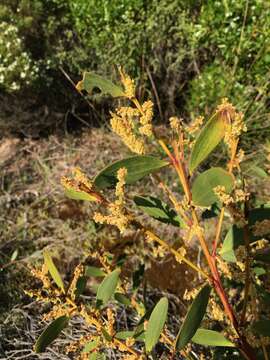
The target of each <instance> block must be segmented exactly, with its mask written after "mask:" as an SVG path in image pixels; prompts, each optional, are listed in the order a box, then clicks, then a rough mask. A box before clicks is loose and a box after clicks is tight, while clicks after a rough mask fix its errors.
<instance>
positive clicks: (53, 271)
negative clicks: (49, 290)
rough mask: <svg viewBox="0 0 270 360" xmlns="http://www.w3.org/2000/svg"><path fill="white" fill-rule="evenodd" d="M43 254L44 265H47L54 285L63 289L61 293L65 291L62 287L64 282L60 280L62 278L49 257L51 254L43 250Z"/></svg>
mask: <svg viewBox="0 0 270 360" xmlns="http://www.w3.org/2000/svg"><path fill="white" fill-rule="evenodd" d="M43 256H44V263H45V266H46V267H47V269H48V271H49V273H50V274H51V277H52V278H53V280H54V281H55V283H56V285H57V286H58V287H59V288H60V289H61V290H62V291H63V293H64V292H65V289H64V283H63V281H62V278H61V276H60V274H59V271H58V270H57V267H56V266H55V265H54V262H53V260H52V258H51V255H50V253H49V252H48V251H46V250H45V251H44V252H43Z"/></svg>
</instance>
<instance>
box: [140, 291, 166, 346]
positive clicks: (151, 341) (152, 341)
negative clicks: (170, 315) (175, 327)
mask: <svg viewBox="0 0 270 360" xmlns="http://www.w3.org/2000/svg"><path fill="white" fill-rule="evenodd" d="M167 312H168V299H167V298H166V297H163V298H162V299H160V300H159V302H158V303H157V304H156V306H155V307H154V310H153V311H152V313H151V316H150V319H149V322H148V325H147V329H146V332H145V348H146V351H147V352H150V351H151V350H152V349H153V347H154V346H155V345H156V343H157V342H158V339H159V337H160V334H161V332H162V329H163V327H164V325H165V322H166V319H167Z"/></svg>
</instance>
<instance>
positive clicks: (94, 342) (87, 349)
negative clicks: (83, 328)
mask: <svg viewBox="0 0 270 360" xmlns="http://www.w3.org/2000/svg"><path fill="white" fill-rule="evenodd" d="M99 344H100V339H96V340H92V341H89V342H88V343H86V344H85V346H84V348H83V350H82V352H84V353H85V352H86V353H88V352H90V351H93V350H94V349H96V348H97V347H98V345H99Z"/></svg>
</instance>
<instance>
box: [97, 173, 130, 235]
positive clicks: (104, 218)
mask: <svg viewBox="0 0 270 360" xmlns="http://www.w3.org/2000/svg"><path fill="white" fill-rule="evenodd" d="M126 176H127V169H126V168H121V169H119V170H118V172H117V179H118V183H117V185H116V189H115V195H116V197H117V198H116V200H115V201H114V202H113V203H110V204H109V205H108V207H107V210H108V211H109V214H108V215H103V214H101V213H95V214H94V217H93V219H94V221H95V222H98V223H100V224H104V223H106V224H109V225H114V226H116V227H117V228H118V229H119V231H120V232H121V233H123V232H124V231H125V230H126V228H127V226H128V224H129V222H130V220H131V217H130V216H129V215H127V214H126V213H125V208H124V204H125V201H124V185H125V178H126Z"/></svg>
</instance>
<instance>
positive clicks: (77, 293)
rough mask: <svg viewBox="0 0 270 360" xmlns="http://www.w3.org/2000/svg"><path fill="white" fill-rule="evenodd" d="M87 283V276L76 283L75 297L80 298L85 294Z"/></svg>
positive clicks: (81, 277)
mask: <svg viewBox="0 0 270 360" xmlns="http://www.w3.org/2000/svg"><path fill="white" fill-rule="evenodd" d="M86 283H87V278H86V277H85V276H80V277H79V279H78V280H77V283H76V290H75V296H76V298H78V297H79V296H80V295H82V294H83V292H84V290H85V287H86Z"/></svg>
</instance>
